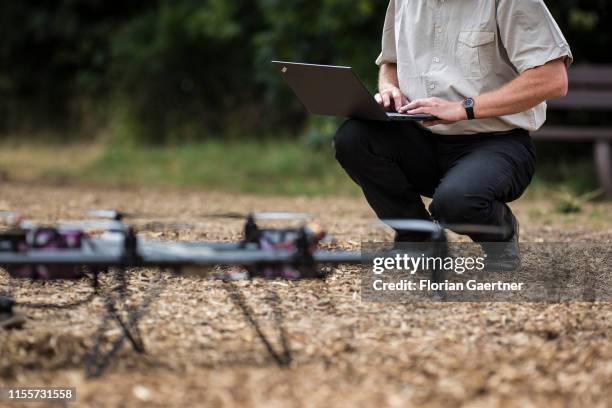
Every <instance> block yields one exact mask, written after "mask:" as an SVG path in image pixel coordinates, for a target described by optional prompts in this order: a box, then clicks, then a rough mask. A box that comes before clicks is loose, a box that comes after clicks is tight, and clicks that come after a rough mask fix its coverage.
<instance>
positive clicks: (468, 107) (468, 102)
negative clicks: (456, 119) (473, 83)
mask: <svg viewBox="0 0 612 408" xmlns="http://www.w3.org/2000/svg"><path fill="white" fill-rule="evenodd" d="M462 104H463V107H464V108H465V113H467V118H468V119H469V120H472V119H474V118H475V116H474V100H473V99H472V98H466V99H464V100H463V102H462Z"/></svg>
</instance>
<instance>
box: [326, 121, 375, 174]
mask: <svg viewBox="0 0 612 408" xmlns="http://www.w3.org/2000/svg"><path fill="white" fill-rule="evenodd" d="M369 131H370V129H369V127H368V125H367V123H366V122H365V121H363V120H359V119H348V120H347V121H346V122H344V123H343V124H342V126H340V128H338V130H337V131H336V134H335V136H334V140H333V146H334V150H335V152H336V153H335V155H336V160H338V162H339V163H340V164H341V165H342V166H343V167H345V168H346V167H353V165H358V164H359V162H360V159H361V156H362V154H361V153H362V152H364V151H365V149H366V142H365V140H366V138H365V136H366V135H367V134H368V132H369Z"/></svg>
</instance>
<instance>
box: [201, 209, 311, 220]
mask: <svg viewBox="0 0 612 408" xmlns="http://www.w3.org/2000/svg"><path fill="white" fill-rule="evenodd" d="M206 217H210V218H236V219H247V218H249V217H253V219H254V220H256V221H291V220H308V219H310V218H312V216H311V215H310V214H306V213H295V212H285V211H278V212H259V213H250V214H243V213H238V212H227V213H217V214H208V215H206Z"/></svg>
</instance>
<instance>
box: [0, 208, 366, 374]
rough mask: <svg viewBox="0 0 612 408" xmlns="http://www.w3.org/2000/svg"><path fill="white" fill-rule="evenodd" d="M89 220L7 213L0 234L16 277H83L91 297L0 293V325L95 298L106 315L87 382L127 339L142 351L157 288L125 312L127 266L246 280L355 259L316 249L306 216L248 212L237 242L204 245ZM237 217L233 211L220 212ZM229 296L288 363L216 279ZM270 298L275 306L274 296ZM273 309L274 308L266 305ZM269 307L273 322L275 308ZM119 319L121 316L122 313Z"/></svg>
mask: <svg viewBox="0 0 612 408" xmlns="http://www.w3.org/2000/svg"><path fill="white" fill-rule="evenodd" d="M88 215H89V216H91V217H94V218H96V220H95V221H67V222H63V223H58V224H55V225H39V224H36V223H34V222H31V221H28V220H25V219H23V218H21V217H20V216H16V215H14V214H10V217H6V218H9V221H10V222H9V224H10V227H9V228H8V229H7V230H5V231H3V232H0V266H1V267H3V268H4V269H6V270H7V272H8V273H9V275H10V276H11V277H12V278H15V279H29V280H32V281H52V280H81V279H87V278H89V279H90V280H91V284H92V292H91V294H90V295H89V296H87V297H86V298H84V299H81V300H79V301H76V302H73V303H67V304H28V303H22V302H15V301H13V300H12V299H10V297H8V296H0V316H4V317H5V320H4V321H5V322H10V323H12V324H14V323H19V322H21V323H23V322H22V321H21V320H19V319H17V320H16V317H17V316H16V315H15V313H14V311H13V306H20V307H32V308H71V307H76V306H79V305H82V304H85V303H87V302H90V301H92V300H93V299H94V298H95V297H98V296H100V297H102V298H103V299H104V301H105V304H106V311H107V314H106V315H105V317H104V319H103V322H102V323H101V325H100V328H99V331H98V333H99V336H98V337H99V340H100V341H97V342H96V346H95V347H94V350H93V352H92V356H90V357H91V358H89V359H88V365H87V367H86V371H87V374H88V375H89V376H90V377H96V376H99V375H101V374H102V372H103V371H104V369H105V368H106V366H107V365H108V363H109V361H110V360H111V359H112V357H113V355H114V354H116V352H117V351H118V349H119V347H121V344H122V343H123V342H124V341H125V340H127V341H129V343H131V345H132V348H133V349H134V350H135V351H136V352H139V353H142V352H144V345H143V343H142V340H141V338H140V334H139V329H138V321H139V320H140V318H141V317H142V314H143V313H144V312H145V310H146V308H147V307H148V306H149V304H150V303H151V302H152V300H153V299H154V298H155V297H156V295H157V293H156V292H157V291H158V290H159V288H157V289H156V290H155V291H152V293H150V294H149V296H148V297H147V298H146V299H145V300H144V301H143V302H142V304H141V305H140V306H139V307H137V308H133V309H132V310H128V312H127V316H126V317H123V316H122V313H121V312H120V310H122V309H123V310H125V309H126V303H127V302H126V297H127V291H126V285H127V283H126V282H127V280H126V275H127V274H128V271H129V270H131V269H134V268H157V269H161V270H165V271H169V272H170V273H172V274H173V275H180V274H182V273H184V272H186V271H188V272H189V274H190V275H193V274H194V273H195V274H197V275H200V276H206V275H209V274H210V271H211V268H213V267H215V266H230V267H243V268H244V269H245V270H246V275H247V277H248V278H249V279H255V278H263V279H269V280H272V279H284V280H302V279H324V278H325V273H323V272H321V270H320V268H319V266H321V265H334V264H359V263H360V262H361V254H360V253H359V252H350V251H331V250H323V249H320V245H321V243H322V242H323V241H324V239H325V238H326V236H327V232H326V231H325V230H324V229H323V228H322V227H321V225H320V224H319V223H318V222H316V221H308V220H307V217H308V216H307V215H305V214H290V213H251V214H248V215H246V217H245V222H244V227H243V237H242V239H241V240H240V241H239V242H209V241H161V240H148V239H145V238H144V237H142V236H140V235H139V234H138V233H137V231H136V228H134V227H133V226H131V225H129V224H127V223H125V219H126V218H128V217H129V216H128V215H127V214H125V213H122V212H119V211H112V210H97V211H92V212H90V213H89V214H88ZM223 216H227V217H229V218H236V214H228V215H223ZM290 219H298V220H300V221H301V222H300V225H298V226H294V227H289V228H263V227H261V226H260V225H259V222H260V221H265V220H283V221H284V220H290ZM107 273H110V274H112V275H113V276H114V279H115V280H116V281H117V283H118V285H117V287H116V288H115V290H114V291H111V292H110V293H109V292H108V291H107V292H104V291H102V290H101V288H100V286H101V283H100V276H101V275H102V274H107ZM223 280H224V282H225V286H224V287H225V288H226V289H227V290H228V292H229V294H230V298H231V299H232V300H233V301H234V303H236V305H237V306H238V307H239V308H240V309H241V311H242V312H243V314H244V315H245V317H246V318H247V320H248V322H249V323H250V324H251V325H252V326H253V327H254V328H255V330H256V332H257V334H258V336H259V337H260V339H261V340H262V342H263V343H264V345H265V347H266V349H267V350H268V351H269V353H270V354H271V355H272V357H273V358H274V360H275V361H276V362H277V363H278V364H279V365H282V366H285V365H287V364H289V362H290V353H289V349H288V346H287V341H286V338H285V336H284V333H283V330H282V329H281V328H280V323H279V332H280V335H279V336H280V337H281V344H282V345H283V348H284V350H283V352H277V351H276V350H275V349H274V347H272V343H271V342H270V341H269V340H268V339H267V337H266V336H265V335H264V334H263V331H262V330H261V329H260V327H259V324H258V322H257V321H256V319H255V318H254V317H253V313H252V310H251V309H250V307H249V306H248V305H247V303H246V301H245V299H244V297H243V296H242V294H241V293H240V291H239V289H238V288H237V287H236V286H235V285H234V284H233V283H232V280H233V279H232V278H231V277H229V278H228V277H227V276H225V278H223ZM269 297H270V299H272V302H273V303H275V302H277V301H278V299H277V296H276V295H275V294H273V293H272V294H271V295H270V296H269ZM272 306H273V307H276V306H275V305H272ZM277 309H278V308H276V309H275V315H277V316H278V317H279V318H278V319H277V320H278V321H279V322H280V311H279V310H277ZM124 315H125V313H124ZM109 321H115V322H116V323H117V324H118V326H119V327H120V329H121V331H122V335H121V336H120V337H119V338H117V339H116V340H115V341H114V342H113V343H112V344H111V347H110V351H108V352H106V353H103V352H102V348H103V345H102V344H101V339H102V333H103V332H105V331H106V328H107V325H108V323H109Z"/></svg>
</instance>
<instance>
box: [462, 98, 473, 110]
mask: <svg viewBox="0 0 612 408" xmlns="http://www.w3.org/2000/svg"><path fill="white" fill-rule="evenodd" d="M463 107H464V108H473V107H474V100H473V99H472V98H467V99H465V100H464V101H463Z"/></svg>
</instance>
